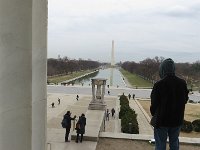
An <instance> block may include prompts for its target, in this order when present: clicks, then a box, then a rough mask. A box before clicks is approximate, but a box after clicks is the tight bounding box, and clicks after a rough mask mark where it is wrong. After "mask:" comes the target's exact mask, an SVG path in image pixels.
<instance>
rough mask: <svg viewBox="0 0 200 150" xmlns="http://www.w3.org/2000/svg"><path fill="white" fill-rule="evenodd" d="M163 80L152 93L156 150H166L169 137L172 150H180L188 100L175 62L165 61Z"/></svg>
mask: <svg viewBox="0 0 200 150" xmlns="http://www.w3.org/2000/svg"><path fill="white" fill-rule="evenodd" d="M159 75H160V78H161V80H159V81H158V82H156V83H155V84H154V86H153V89H152V92H151V106H150V111H151V115H152V116H153V117H152V118H154V119H152V120H154V122H155V124H154V138H155V144H156V145H155V149H156V150H166V142H167V137H168V136H169V147H170V149H171V150H179V139H178V137H179V133H180V129H181V125H182V124H183V117H184V110H185V104H186V103H187V100H188V89H187V85H186V82H185V81H184V80H183V79H180V78H179V77H177V76H176V75H175V65H174V61H173V60H172V59H170V58H168V59H166V60H164V61H163V62H162V63H161V65H160V68H159Z"/></svg>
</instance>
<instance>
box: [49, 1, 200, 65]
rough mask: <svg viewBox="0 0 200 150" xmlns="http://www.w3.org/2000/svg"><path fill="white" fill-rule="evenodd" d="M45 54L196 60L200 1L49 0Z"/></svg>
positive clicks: (103, 58) (198, 56)
mask: <svg viewBox="0 0 200 150" xmlns="http://www.w3.org/2000/svg"><path fill="white" fill-rule="evenodd" d="M48 3H49V4H48V5H49V8H48V9H49V17H48V22H49V23H48V58H57V57H58V55H60V56H61V57H64V56H67V57H69V58H75V59H78V58H83V59H92V60H99V61H101V62H109V61H110V59H111V48H112V40H114V41H115V61H116V62H118V61H136V62H138V61H141V60H143V59H145V58H147V57H150V58H153V57H155V56H163V57H165V58H167V57H171V58H172V59H174V60H175V62H195V61H196V60H200V0H49V1H48Z"/></svg>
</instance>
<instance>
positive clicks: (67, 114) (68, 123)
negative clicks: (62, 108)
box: [64, 111, 76, 142]
mask: <svg viewBox="0 0 200 150" xmlns="http://www.w3.org/2000/svg"><path fill="white" fill-rule="evenodd" d="M64 118H65V119H66V120H67V127H66V133H65V142H69V140H68V137H69V133H70V129H71V120H74V119H75V118H76V115H75V116H74V117H73V118H71V112H70V111H67V113H66V114H65V115H64Z"/></svg>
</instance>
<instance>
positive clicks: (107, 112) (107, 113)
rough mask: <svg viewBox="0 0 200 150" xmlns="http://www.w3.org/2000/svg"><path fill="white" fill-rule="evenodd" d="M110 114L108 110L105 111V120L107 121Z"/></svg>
mask: <svg viewBox="0 0 200 150" xmlns="http://www.w3.org/2000/svg"><path fill="white" fill-rule="evenodd" d="M109 117H110V112H109V109H107V110H106V120H107V121H109Z"/></svg>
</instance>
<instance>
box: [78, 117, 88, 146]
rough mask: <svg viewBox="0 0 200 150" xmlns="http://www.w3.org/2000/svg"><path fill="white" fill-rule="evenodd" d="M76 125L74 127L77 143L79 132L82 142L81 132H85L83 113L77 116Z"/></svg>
mask: <svg viewBox="0 0 200 150" xmlns="http://www.w3.org/2000/svg"><path fill="white" fill-rule="evenodd" d="M77 125H78V127H76V133H77V136H76V143H78V141H79V134H81V139H80V142H81V143H82V141H83V134H85V126H86V118H85V114H81V116H80V117H79V120H78V122H77Z"/></svg>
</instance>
